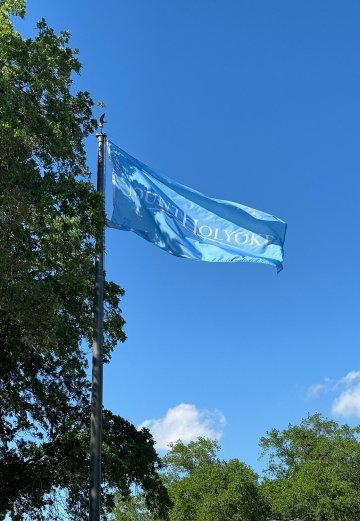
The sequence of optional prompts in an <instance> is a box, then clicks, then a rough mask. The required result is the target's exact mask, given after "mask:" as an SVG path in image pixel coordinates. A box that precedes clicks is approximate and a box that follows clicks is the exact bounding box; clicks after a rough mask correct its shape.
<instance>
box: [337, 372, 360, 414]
mask: <svg viewBox="0 0 360 521" xmlns="http://www.w3.org/2000/svg"><path fill="white" fill-rule="evenodd" d="M349 374H350V373H349ZM347 385H349V384H348V383H347ZM331 410H332V413H333V414H334V415H335V416H345V417H351V416H355V417H360V384H359V383H358V384H357V385H353V386H350V387H349V388H348V389H346V390H345V391H343V392H342V393H340V395H339V396H338V397H337V398H336V399H335V400H334V402H333V404H332V409H331Z"/></svg>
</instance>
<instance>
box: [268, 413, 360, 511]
mask: <svg viewBox="0 0 360 521" xmlns="http://www.w3.org/2000/svg"><path fill="white" fill-rule="evenodd" d="M358 435H359V428H350V427H348V426H347V425H344V426H340V425H339V424H338V423H337V422H335V421H329V420H325V419H324V418H322V417H321V416H320V415H319V414H316V415H314V416H310V417H308V418H307V419H306V420H304V421H303V422H302V423H301V424H300V425H298V426H291V425H290V426H289V428H288V429H285V430H284V431H278V430H276V429H273V430H272V431H270V432H269V433H268V435H267V436H266V437H264V438H262V440H261V445H262V448H263V452H264V454H268V455H269V467H268V479H267V480H265V482H264V484H263V491H264V495H265V496H266V497H267V499H268V501H269V502H270V503H271V505H272V509H273V515H274V517H275V518H276V519H281V520H289V521H290V520H293V519H299V520H301V521H355V520H358V519H359V518H360V444H359V437H358Z"/></svg>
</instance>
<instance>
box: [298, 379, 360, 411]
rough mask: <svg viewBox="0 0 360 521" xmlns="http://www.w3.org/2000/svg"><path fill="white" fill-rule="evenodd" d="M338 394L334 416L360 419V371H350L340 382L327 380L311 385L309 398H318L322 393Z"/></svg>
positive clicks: (334, 402) (333, 406)
mask: <svg viewBox="0 0 360 521" xmlns="http://www.w3.org/2000/svg"><path fill="white" fill-rule="evenodd" d="M329 392H331V393H337V394H338V396H337V397H336V398H335V399H334V400H333V403H332V406H331V412H332V414H333V415H334V416H343V417H348V418H349V417H359V418H360V371H349V372H348V373H347V374H346V375H345V376H343V377H342V378H339V379H338V380H331V379H330V378H325V379H324V381H323V382H322V383H318V384H315V385H311V386H310V387H309V388H308V390H307V396H308V398H316V397H318V396H319V395H320V394H321V393H329Z"/></svg>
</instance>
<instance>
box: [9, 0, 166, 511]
mask: <svg viewBox="0 0 360 521" xmlns="http://www.w3.org/2000/svg"><path fill="white" fill-rule="evenodd" d="M24 14H25V2H24V1H23V0H0V134H1V151H0V244H1V250H0V268H1V269H0V358H1V364H0V482H1V494H0V518H3V517H4V516H5V514H6V512H9V513H10V514H11V515H12V518H13V519H14V520H17V519H22V518H23V516H25V514H27V515H29V516H30V517H31V519H32V520H37V519H51V518H52V517H51V516H52V513H51V508H52V503H53V501H54V497H56V495H58V496H59V494H60V496H61V497H62V498H63V497H66V498H67V500H66V501H67V505H66V508H67V509H68V511H67V513H68V515H69V516H70V517H71V518H72V519H74V520H75V519H76V520H77V519H79V520H80V519H86V518H87V514H86V512H87V486H88V485H87V483H88V465H89V462H88V452H89V450H88V448H89V384H88V381H87V378H86V370H87V355H86V353H85V352H84V345H85V344H86V342H90V341H91V338H92V332H93V319H92V300H93V281H94V255H95V248H96V247H95V243H96V238H97V237H98V236H99V233H100V231H101V229H102V227H103V225H104V223H105V215H104V212H103V209H102V200H101V197H100V196H99V195H98V194H97V193H96V191H95V190H94V188H93V185H92V184H91V182H90V179H89V176H90V174H89V171H88V169H87V166H86V156H85V149H84V139H85V138H86V137H87V136H89V135H90V134H92V133H93V132H94V130H95V127H96V121H95V120H94V119H93V117H92V109H93V106H94V102H93V101H92V99H91V97H90V95H89V93H87V92H74V89H73V85H72V82H73V75H74V74H77V73H79V72H80V68H81V66H80V63H79V61H78V59H77V57H76V51H74V50H73V49H71V48H70V47H69V34H68V33H66V32H62V33H60V34H59V35H56V34H55V33H54V31H53V30H52V29H51V28H49V27H48V26H47V24H46V22H45V21H44V20H41V21H40V22H39V23H38V26H37V27H38V34H37V36H36V37H35V38H34V39H30V38H28V39H23V38H22V37H21V35H20V34H19V33H18V32H17V31H16V30H15V29H14V27H13V25H12V23H11V21H10V18H9V17H10V15H19V16H24ZM94 144H95V140H94ZM122 295H123V290H122V289H121V288H120V287H119V286H117V285H116V284H114V283H112V282H106V284H105V317H104V335H105V346H104V347H105V355H106V358H107V359H108V358H109V357H110V355H111V351H112V349H113V348H114V346H115V344H116V343H117V342H119V341H124V340H125V334H124V332H123V324H124V321H123V319H122V317H121V315H120V309H119V304H120V299H121V296H122ZM104 429H105V431H104V490H105V493H106V492H107V494H106V501H105V504H110V503H111V497H112V495H111V493H112V491H113V489H114V488H116V487H119V488H120V490H122V491H123V493H124V494H128V493H129V486H130V483H132V482H135V483H140V484H141V485H142V486H143V487H144V490H145V491H146V497H147V501H148V503H149V504H151V506H152V507H153V506H157V505H158V503H159V501H161V498H162V497H163V496H164V487H163V486H162V484H161V482H160V481H159V478H158V474H157V469H158V466H159V460H158V457H157V455H156V452H155V450H154V447H153V442H152V439H151V436H150V435H149V433H148V432H147V431H145V430H143V431H142V432H141V433H137V431H136V429H135V428H134V427H133V426H131V425H130V424H128V423H127V422H125V421H124V420H122V419H121V418H118V417H116V416H114V415H112V414H111V413H110V412H109V411H107V412H105V418H104ZM125 454H126V455H127V456H126V458H125V456H124V455H125ZM120 461H121V464H120ZM114 462H116V465H115V463H114ZM59 490H60V493H59V492H58V491H59ZM61 491H63V492H61ZM65 491H66V492H65ZM44 507H45V510H44ZM53 518H54V519H56V518H58V516H57V515H56V514H54V515H53Z"/></svg>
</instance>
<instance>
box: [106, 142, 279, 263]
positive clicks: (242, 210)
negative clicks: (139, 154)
mask: <svg viewBox="0 0 360 521" xmlns="http://www.w3.org/2000/svg"><path fill="white" fill-rule="evenodd" d="M108 147H109V154H110V159H111V162H112V167H113V175H112V179H113V189H114V209H113V214H112V217H111V220H110V221H109V222H108V224H109V226H111V227H112V228H118V229H120V230H130V231H133V232H135V233H137V234H138V235H140V237H143V238H144V239H146V240H147V241H150V242H152V243H154V244H156V245H157V246H159V247H160V248H162V249H163V250H165V251H167V252H168V253H171V254H172V255H176V256H178V257H186V258H189V259H195V260H202V261H209V262H261V263H265V264H272V265H274V266H276V268H277V270H278V271H280V270H281V269H282V261H283V245H284V240H285V233H286V224H285V223H284V222H283V221H281V220H280V219H278V218H277V217H273V216H272V215H269V214H267V213H264V212H261V211H259V210H254V209H253V208H249V207H248V206H244V205H242V204H238V203H233V202H230V201H222V200H220V199H212V198H210V197H206V196H204V195H202V194H201V193H199V192H196V191H195V190H192V189H191V188H188V187H187V186H184V185H181V184H179V183H177V182H175V181H172V180H171V179H169V178H168V177H165V176H160V175H159V174H157V173H155V172H154V171H153V170H152V169H151V168H149V167H148V166H146V165H144V164H143V163H141V162H140V161H138V160H137V159H135V158H133V157H131V156H130V155H129V154H127V153H126V152H124V151H123V150H121V149H120V148H119V147H117V146H116V145H114V144H113V143H111V142H109V143H108Z"/></svg>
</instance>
